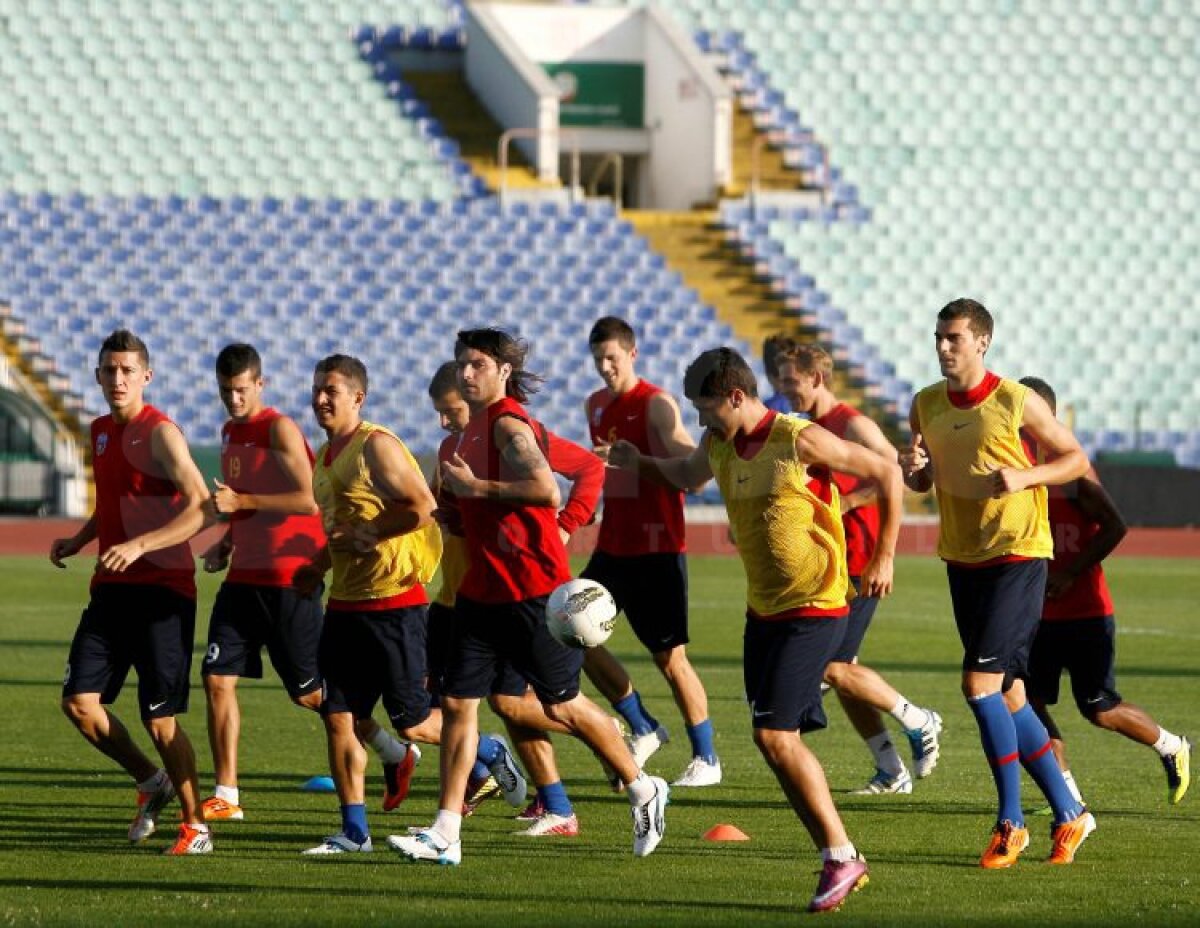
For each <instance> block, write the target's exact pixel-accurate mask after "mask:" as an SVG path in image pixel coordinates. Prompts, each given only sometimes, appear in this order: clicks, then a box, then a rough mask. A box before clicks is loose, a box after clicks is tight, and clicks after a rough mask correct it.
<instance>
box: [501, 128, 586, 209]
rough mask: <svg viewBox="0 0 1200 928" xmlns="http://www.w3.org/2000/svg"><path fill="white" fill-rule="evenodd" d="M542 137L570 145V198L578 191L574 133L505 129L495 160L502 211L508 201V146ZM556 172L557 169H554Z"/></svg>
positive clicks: (576, 136)
mask: <svg viewBox="0 0 1200 928" xmlns="http://www.w3.org/2000/svg"><path fill="white" fill-rule="evenodd" d="M544 135H557V136H558V137H559V139H560V140H563V141H568V142H570V143H571V188H570V196H571V198H572V199H574V197H575V192H576V191H577V190H578V189H579V173H580V167H579V160H580V159H579V134H578V133H576V132H564V131H563V130H562V129H559V128H556V127H552V128H548V129H531V128H517V129H507V130H505V131H504V132H503V133H502V134H501V136H500V141H499V142H498V143H497V149H498V151H497V155H496V160H497V161H498V162H499V165H500V192H499V193H500V208H501V209H503V208H504V207H505V206H506V205H507V199H508V146H509V144H510V143H511V142H512V140H513V139H538V140H540V139H541V138H542V136H544ZM556 170H557V169H556Z"/></svg>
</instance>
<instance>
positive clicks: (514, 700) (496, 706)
mask: <svg viewBox="0 0 1200 928" xmlns="http://www.w3.org/2000/svg"><path fill="white" fill-rule="evenodd" d="M522 698H523V697H521V696H511V695H506V694H504V693H493V694H492V695H491V696H489V697H488V705H489V706H491V709H492V711H493V712H495V713H496V715H498V716H500V718H502V719H504V721H506V722H517V721H520V718H521V701H522Z"/></svg>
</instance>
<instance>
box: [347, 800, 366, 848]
mask: <svg viewBox="0 0 1200 928" xmlns="http://www.w3.org/2000/svg"><path fill="white" fill-rule="evenodd" d="M342 833H343V834H344V835H345V836H346V837H347V838H349V839H350V840H351V841H353V842H354V843H355V844H362V843H363V842H364V841H366V840H367V835H369V834H370V832H369V831H367V807H366V806H365V805H363V804H362V803H361V802H356V803H354V804H353V805H348V806H342Z"/></svg>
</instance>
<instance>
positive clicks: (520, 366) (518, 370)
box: [454, 327, 544, 403]
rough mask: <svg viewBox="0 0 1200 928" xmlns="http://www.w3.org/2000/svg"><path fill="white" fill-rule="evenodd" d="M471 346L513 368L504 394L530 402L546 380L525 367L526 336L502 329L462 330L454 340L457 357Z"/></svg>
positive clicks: (522, 401) (519, 401) (521, 401)
mask: <svg viewBox="0 0 1200 928" xmlns="http://www.w3.org/2000/svg"><path fill="white" fill-rule="evenodd" d="M468 348H470V349H472V350H474V351H480V352H483V353H484V354H486V355H487V356H488V357H489V358H491V359H492V360H493V361H495V362H496V363H497V364H507V365H508V366H509V367H511V368H512V373H511V374H510V375H509V377H508V382H507V383H506V384H505V393H506V394H507V395H508V396H509V397H510V398H511V399H514V400H516V401H517V402H518V403H524V402H526V401H528V399H529V396H530V394H533V393H536V392H537V390H538V387H537V385H538V384H540V383H541V382H542V381H543V379H544V378H542V377H541V376H539V375H538V374H535V373H533V372H532V371H527V370H525V358H526V357H527V356H528V355H529V343H528V342H526V341H525V340H524V339H523V338H513V336H511V335H509V334H508V333H507V332H505V331H504V330H503V329H497V328H491V327H488V328H484V329H463V330H462V331H461V332H459V333H458V338H457V339H455V342H454V357H455V359H457V358H458V356H459V355H460V354H462V353H463V352H464V351H466V350H467V349H468Z"/></svg>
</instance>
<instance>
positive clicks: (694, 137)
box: [642, 6, 733, 209]
mask: <svg viewBox="0 0 1200 928" xmlns="http://www.w3.org/2000/svg"><path fill="white" fill-rule="evenodd" d="M644 30H645V31H644V38H643V41H644V44H645V52H646V59H645V62H646V127H647V129H648V130H649V132H650V157H649V158H648V159H647V164H646V167H645V173H644V174H643V175H642V179H643V181H644V183H646V184H647V185H648V186H647V188H646V190H645V195H646V196H648V198H649V200H650V202H653V203H654V205H655V208H657V209H690V208H691V207H692V206H693V205H695V204H696V203H700V202H705V201H709V200H712V199H714V198H715V196H716V193H717V189H718V187H720V186H721V185H723V184H725V183H728V181H729V177H730V172H731V163H732V150H731V146H732V130H733V109H732V107H733V104H732V98H731V94H730V92H729V89H728V88H727V87H726V86H725V83H724V82H723V81H722V80H721V78H720V76H719V75H718V74H717V73H716V71H715V70H714V69H713V67H712V66H711V65H710V64H709V63H708V62H707V61H706V60H704V58H703V57H702V56H701V55H700V54H699V52H698V51H697V50H696V48H695V46H694V44H693V43H692V41H691V38H690V37H689V36H688V35H687V34H686V33H685V32H684V31H683V30H682V29H680V28H679V27H678V25H677V24H676V23H675V21H674V20H672V19H670V18H669V17H667V16H666V15H665V14H663V13H662V12H661V11H660V10H658V8H656V7H653V6H650V7H647V8H646V11H645V23H644Z"/></svg>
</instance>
